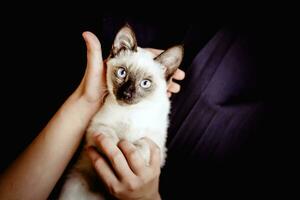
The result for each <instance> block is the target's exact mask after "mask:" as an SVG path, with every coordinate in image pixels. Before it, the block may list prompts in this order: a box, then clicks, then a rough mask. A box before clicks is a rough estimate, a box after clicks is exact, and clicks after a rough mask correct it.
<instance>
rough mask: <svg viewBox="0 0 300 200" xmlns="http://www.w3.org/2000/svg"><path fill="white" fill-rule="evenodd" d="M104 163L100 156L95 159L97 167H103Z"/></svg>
mask: <svg viewBox="0 0 300 200" xmlns="http://www.w3.org/2000/svg"><path fill="white" fill-rule="evenodd" d="M102 164H103V161H102V160H101V159H100V158H96V159H95V160H94V166H95V168H96V169H101V166H102Z"/></svg>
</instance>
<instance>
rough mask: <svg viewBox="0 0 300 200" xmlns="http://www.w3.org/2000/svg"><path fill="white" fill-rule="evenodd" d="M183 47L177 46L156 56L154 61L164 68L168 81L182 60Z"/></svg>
mask: <svg viewBox="0 0 300 200" xmlns="http://www.w3.org/2000/svg"><path fill="white" fill-rule="evenodd" d="M183 51H184V50H183V46H182V45H177V46H174V47H171V48H169V49H167V50H166V51H164V52H162V53H161V54H160V55H158V56H157V57H156V58H154V60H156V61H157V62H159V63H160V64H162V65H163V66H164V67H165V69H164V70H165V76H166V79H167V80H169V79H170V78H171V77H172V75H173V74H174V72H175V71H176V69H177V68H178V67H179V65H180V63H181V61H182V58H183Z"/></svg>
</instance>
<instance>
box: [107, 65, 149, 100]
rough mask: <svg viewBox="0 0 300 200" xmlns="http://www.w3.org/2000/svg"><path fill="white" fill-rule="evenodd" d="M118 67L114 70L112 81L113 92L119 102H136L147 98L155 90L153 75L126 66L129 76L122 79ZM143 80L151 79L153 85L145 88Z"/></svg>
mask: <svg viewBox="0 0 300 200" xmlns="http://www.w3.org/2000/svg"><path fill="white" fill-rule="evenodd" d="M124 68H125V67H124ZM117 69H118V67H116V69H115V70H114V71H113V74H112V83H113V93H114V95H115V97H116V99H117V101H118V102H119V104H121V105H122V104H123V105H124V104H127V105H131V104H136V103H138V102H140V101H141V100H142V99H145V98H147V97H148V96H149V95H150V94H151V93H153V91H154V90H155V83H154V82H153V81H152V79H153V78H152V76H151V75H147V74H146V73H145V72H144V71H143V70H135V71H130V68H126V72H127V76H126V77H125V78H123V79H120V78H119V77H118V76H117V74H116V70H117ZM143 80H149V81H150V82H151V86H150V87H148V88H143V87H142V86H141V82H142V81H143Z"/></svg>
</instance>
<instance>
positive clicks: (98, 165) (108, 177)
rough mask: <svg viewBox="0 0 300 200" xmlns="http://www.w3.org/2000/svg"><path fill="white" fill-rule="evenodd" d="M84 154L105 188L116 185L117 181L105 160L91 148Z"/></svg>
mask: <svg viewBox="0 0 300 200" xmlns="http://www.w3.org/2000/svg"><path fill="white" fill-rule="evenodd" d="M86 152H87V155H88V157H89V158H90V159H91V161H92V163H93V166H94V168H95V171H96V172H97V174H98V175H99V177H100V178H101V179H102V181H103V182H104V183H105V184H106V185H107V186H112V185H116V184H117V183H118V182H119V181H118V179H117V177H116V176H115V174H114V173H113V170H112V169H111V168H110V166H109V165H108V163H107V162H106V161H105V159H104V158H103V157H102V156H101V155H100V154H99V153H98V152H97V151H96V150H95V149H94V148H93V147H89V148H88V149H87V151H86Z"/></svg>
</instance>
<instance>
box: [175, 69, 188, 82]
mask: <svg viewBox="0 0 300 200" xmlns="http://www.w3.org/2000/svg"><path fill="white" fill-rule="evenodd" d="M184 77H185V73H184V71H182V70H181V69H177V70H176V71H175V73H174V75H173V78H174V79H176V80H179V81H180V80H183V79H184Z"/></svg>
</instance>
